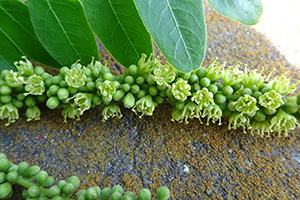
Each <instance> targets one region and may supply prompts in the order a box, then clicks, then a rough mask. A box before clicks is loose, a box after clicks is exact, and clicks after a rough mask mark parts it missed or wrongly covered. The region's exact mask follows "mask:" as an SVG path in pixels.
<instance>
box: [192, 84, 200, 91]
mask: <svg viewBox="0 0 300 200" xmlns="http://www.w3.org/2000/svg"><path fill="white" fill-rule="evenodd" d="M192 90H193V91H196V92H197V91H198V90H201V86H200V83H194V84H193V87H192Z"/></svg>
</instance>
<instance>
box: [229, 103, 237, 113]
mask: <svg viewBox="0 0 300 200" xmlns="http://www.w3.org/2000/svg"><path fill="white" fill-rule="evenodd" d="M227 108H228V110H230V111H231V112H234V111H236V110H235V107H234V103H233V102H229V103H228V104H227Z"/></svg>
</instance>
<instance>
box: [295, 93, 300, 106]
mask: <svg viewBox="0 0 300 200" xmlns="http://www.w3.org/2000/svg"><path fill="white" fill-rule="evenodd" d="M296 103H297V104H298V105H300V93H299V94H298V95H297V99H296Z"/></svg>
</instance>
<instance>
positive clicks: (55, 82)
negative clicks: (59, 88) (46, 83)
mask: <svg viewBox="0 0 300 200" xmlns="http://www.w3.org/2000/svg"><path fill="white" fill-rule="evenodd" d="M51 80H52V85H59V83H60V82H61V81H62V80H63V79H62V78H61V77H60V76H54V77H53V78H52V79H51Z"/></svg>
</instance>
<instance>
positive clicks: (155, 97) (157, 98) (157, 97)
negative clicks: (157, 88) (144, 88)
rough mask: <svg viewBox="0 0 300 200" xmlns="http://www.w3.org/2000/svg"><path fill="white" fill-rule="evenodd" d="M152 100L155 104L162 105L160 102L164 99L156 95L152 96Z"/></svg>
mask: <svg viewBox="0 0 300 200" xmlns="http://www.w3.org/2000/svg"><path fill="white" fill-rule="evenodd" d="M153 99H154V101H155V102H156V103H162V102H164V98H162V97H161V96H158V95H157V96H154V97H153Z"/></svg>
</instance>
